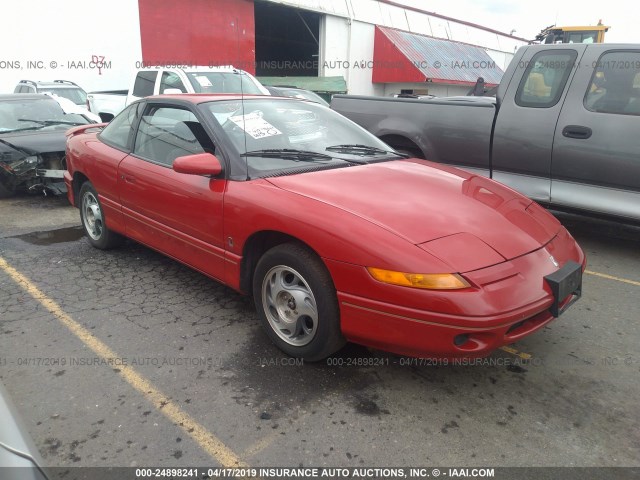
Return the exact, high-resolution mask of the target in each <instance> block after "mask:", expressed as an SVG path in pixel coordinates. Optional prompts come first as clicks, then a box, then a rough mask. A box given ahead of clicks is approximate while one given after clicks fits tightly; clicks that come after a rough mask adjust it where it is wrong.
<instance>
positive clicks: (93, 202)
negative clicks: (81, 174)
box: [79, 182, 123, 250]
mask: <svg viewBox="0 0 640 480" xmlns="http://www.w3.org/2000/svg"><path fill="white" fill-rule="evenodd" d="M79 198H80V219H81V220H82V227H83V228H84V233H85V234H86V235H87V238H88V239H89V243H91V245H93V246H94V247H96V248H100V249H102V250H107V249H109V248H114V247H117V246H118V245H120V244H121V243H122V240H123V238H122V236H121V235H119V234H117V233H115V232H113V231H111V230H109V229H108V228H107V224H106V221H105V218H104V212H103V210H102V205H100V200H98V192H96V190H95V188H93V185H91V183H90V182H85V183H83V184H82V187H81V188H80V195H79Z"/></svg>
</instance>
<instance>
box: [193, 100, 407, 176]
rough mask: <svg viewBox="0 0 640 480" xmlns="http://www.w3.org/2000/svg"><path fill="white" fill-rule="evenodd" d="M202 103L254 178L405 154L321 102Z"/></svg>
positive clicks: (236, 101)
mask: <svg viewBox="0 0 640 480" xmlns="http://www.w3.org/2000/svg"><path fill="white" fill-rule="evenodd" d="M201 108H204V109H205V111H206V112H208V113H209V114H211V115H212V116H213V118H214V119H215V121H216V122H217V123H219V124H220V125H221V126H222V130H223V131H224V132H225V134H226V135H227V137H228V138H229V140H230V142H231V143H232V144H233V146H234V147H235V150H236V151H237V154H238V160H239V161H238V163H239V164H240V165H241V166H242V167H244V169H245V172H246V174H245V175H246V177H248V178H258V177H264V176H273V175H279V174H289V173H294V172H299V171H302V170H309V169H311V170H316V169H326V168H338V167H344V166H353V165H358V164H364V163H371V162H380V161H386V160H390V159H397V158H399V157H402V155H401V154H398V153H396V152H393V151H392V150H391V148H390V147H389V146H388V145H386V144H385V143H384V142H382V141H381V140H379V139H377V138H376V137H374V136H373V135H372V134H370V133H369V132H367V131H366V130H364V129H363V128H362V127H360V126H359V125H356V124H355V123H353V122H352V121H351V120H348V119H347V118H345V117H343V116H342V115H340V114H338V113H336V112H334V111H333V110H331V109H329V108H327V107H324V106H322V105H319V104H316V103H311V102H306V101H298V100H288V99H277V98H269V99H266V98H265V99H256V98H253V99H245V100H244V101H239V100H233V101H229V100H225V101H216V102H209V103H205V104H203V105H202V106H201Z"/></svg>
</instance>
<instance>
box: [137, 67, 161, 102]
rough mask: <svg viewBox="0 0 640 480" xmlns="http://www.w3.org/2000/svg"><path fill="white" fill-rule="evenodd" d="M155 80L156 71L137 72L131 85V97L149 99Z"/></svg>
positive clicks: (156, 76)
mask: <svg viewBox="0 0 640 480" xmlns="http://www.w3.org/2000/svg"><path fill="white" fill-rule="evenodd" d="M156 78H158V72H156V71H149V72H147V71H142V72H139V73H138V75H137V76H136V80H135V82H134V83H133V95H135V96H136V97H150V96H151V95H153V87H154V85H155V83H156Z"/></svg>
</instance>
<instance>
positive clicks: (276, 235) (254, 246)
mask: <svg viewBox="0 0 640 480" xmlns="http://www.w3.org/2000/svg"><path fill="white" fill-rule="evenodd" d="M283 243H297V244H299V245H302V246H304V247H305V248H308V249H309V250H310V251H312V252H313V253H315V254H316V255H317V256H318V258H322V257H321V256H320V255H319V254H318V252H317V251H316V250H315V249H314V248H313V247H311V246H310V245H309V244H308V243H306V242H305V241H303V240H301V239H299V238H297V237H295V236H293V235H290V234H288V233H284V232H280V231H277V230H261V231H258V232H254V233H252V234H251V236H250V237H249V238H247V240H246V241H245V243H244V246H243V248H242V261H241V263H240V290H241V291H242V292H251V291H252V282H253V273H254V271H255V269H256V265H257V264H258V261H259V260H260V258H261V257H262V255H264V254H265V253H266V252H267V251H268V250H270V249H271V248H273V247H275V246H277V245H282V244H283Z"/></svg>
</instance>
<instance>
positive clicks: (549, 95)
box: [516, 50, 577, 108]
mask: <svg viewBox="0 0 640 480" xmlns="http://www.w3.org/2000/svg"><path fill="white" fill-rule="evenodd" d="M576 57H577V53H576V52H575V50H554V51H550V52H549V51H547V52H540V53H537V54H535V55H534V56H533V58H532V59H531V61H530V62H529V64H528V65H527V68H526V70H525V72H524V75H523V76H522V80H520V85H518V91H517V92H516V104H517V105H520V106H521V107H533V108H550V107H553V106H554V105H555V104H557V103H558V101H559V100H560V97H561V96H562V92H563V91H564V86H565V85H566V83H567V79H568V78H569V74H570V73H571V70H572V69H573V66H574V64H575V60H576Z"/></svg>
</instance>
